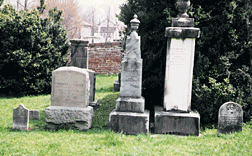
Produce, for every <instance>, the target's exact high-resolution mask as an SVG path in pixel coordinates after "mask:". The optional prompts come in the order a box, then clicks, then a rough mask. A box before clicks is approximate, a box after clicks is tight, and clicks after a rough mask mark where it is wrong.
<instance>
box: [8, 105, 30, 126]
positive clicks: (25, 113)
mask: <svg viewBox="0 0 252 156" xmlns="http://www.w3.org/2000/svg"><path fill="white" fill-rule="evenodd" d="M28 127H29V109H26V108H25V107H24V105H23V104H20V105H19V106H18V107H17V108H14V109H13V126H12V129H19V130H22V131H28Z"/></svg>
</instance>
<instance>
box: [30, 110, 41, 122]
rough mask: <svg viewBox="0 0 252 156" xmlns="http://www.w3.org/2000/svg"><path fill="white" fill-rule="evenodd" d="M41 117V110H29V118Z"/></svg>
mask: <svg viewBox="0 0 252 156" xmlns="http://www.w3.org/2000/svg"><path fill="white" fill-rule="evenodd" d="M39 118H40V112H39V111H38V110H30V111H29V119H30V120H33V119H37V120H38V119H39Z"/></svg>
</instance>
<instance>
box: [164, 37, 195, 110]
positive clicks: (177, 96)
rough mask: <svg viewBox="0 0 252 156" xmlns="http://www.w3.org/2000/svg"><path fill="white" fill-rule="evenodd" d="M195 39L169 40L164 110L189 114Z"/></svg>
mask: <svg viewBox="0 0 252 156" xmlns="http://www.w3.org/2000/svg"><path fill="white" fill-rule="evenodd" d="M194 45H195V39H192V38H186V39H184V40H182V39H175V38H172V39H169V40H168V47H167V59H166V73H165V92H164V108H165V109H166V110H167V111H169V110H178V111H184V112H187V111H189V110H190V108H191V91H192V74H193V61H194Z"/></svg>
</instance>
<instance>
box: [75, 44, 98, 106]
mask: <svg viewBox="0 0 252 156" xmlns="http://www.w3.org/2000/svg"><path fill="white" fill-rule="evenodd" d="M70 42H71V66H74V67H78V68H85V69H88V41H86V40H81V39H71V40H70ZM87 71H88V73H89V80H90V94H89V95H90V97H89V105H90V106H92V107H94V108H96V107H98V105H99V104H98V103H97V100H95V81H96V73H95V71H93V70H89V69H88V70H87Z"/></svg>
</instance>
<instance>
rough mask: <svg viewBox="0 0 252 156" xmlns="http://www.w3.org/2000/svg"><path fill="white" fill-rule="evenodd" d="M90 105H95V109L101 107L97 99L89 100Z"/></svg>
mask: <svg viewBox="0 0 252 156" xmlns="http://www.w3.org/2000/svg"><path fill="white" fill-rule="evenodd" d="M89 106H91V107H93V109H94V110H97V109H98V108H99V106H100V105H99V103H98V101H97V100H95V101H93V102H89Z"/></svg>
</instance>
